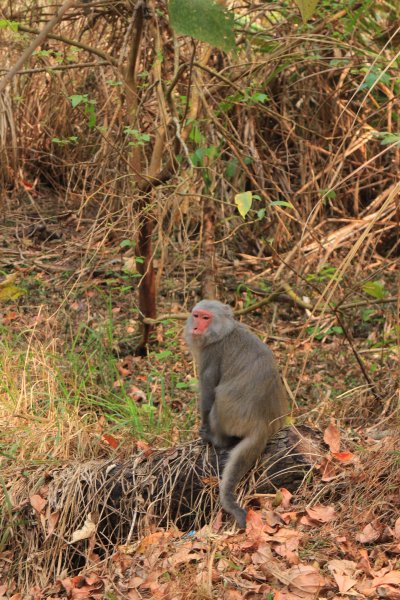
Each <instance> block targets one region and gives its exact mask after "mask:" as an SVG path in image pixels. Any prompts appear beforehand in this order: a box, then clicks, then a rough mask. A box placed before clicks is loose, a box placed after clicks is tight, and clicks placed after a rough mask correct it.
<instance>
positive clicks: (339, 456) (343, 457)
mask: <svg viewBox="0 0 400 600" xmlns="http://www.w3.org/2000/svg"><path fill="white" fill-rule="evenodd" d="M332 456H333V457H334V458H336V460H338V461H339V462H350V461H351V460H354V459H355V455H354V454H353V453H352V452H332Z"/></svg>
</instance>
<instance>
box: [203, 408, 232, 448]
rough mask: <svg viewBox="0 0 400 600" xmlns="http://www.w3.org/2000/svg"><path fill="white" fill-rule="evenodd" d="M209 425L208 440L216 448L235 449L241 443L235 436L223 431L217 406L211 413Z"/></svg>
mask: <svg viewBox="0 0 400 600" xmlns="http://www.w3.org/2000/svg"><path fill="white" fill-rule="evenodd" d="M209 425H210V427H209V432H208V435H209V438H208V439H209V441H210V442H211V443H212V445H213V446H214V447H215V448H233V446H235V445H236V444H237V443H238V442H239V441H240V438H238V437H236V436H234V435H227V434H226V433H225V432H224V431H223V430H222V428H221V426H220V423H219V420H218V412H217V409H216V406H215V404H214V406H213V407H212V409H211V411H210V415H209Z"/></svg>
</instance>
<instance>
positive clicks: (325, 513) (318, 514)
mask: <svg viewBox="0 0 400 600" xmlns="http://www.w3.org/2000/svg"><path fill="white" fill-rule="evenodd" d="M306 512H307V514H308V516H309V517H310V519H311V520H312V521H316V522H317V523H329V522H330V521H332V520H333V519H334V518H335V517H336V512H335V508H334V507H333V506H313V507H312V508H306Z"/></svg>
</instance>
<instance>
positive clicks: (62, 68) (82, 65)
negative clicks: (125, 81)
mask: <svg viewBox="0 0 400 600" xmlns="http://www.w3.org/2000/svg"><path fill="white" fill-rule="evenodd" d="M109 64H110V63H109V61H106V60H102V61H99V62H88V63H75V64H74V65H48V66H47V67H38V68H35V69H23V70H21V71H18V72H17V73H16V75H30V74H32V73H44V72H46V71H66V70H69V69H84V68H86V67H99V66H102V65H103V66H104V65H109ZM0 72H1V73H6V72H7V69H0Z"/></svg>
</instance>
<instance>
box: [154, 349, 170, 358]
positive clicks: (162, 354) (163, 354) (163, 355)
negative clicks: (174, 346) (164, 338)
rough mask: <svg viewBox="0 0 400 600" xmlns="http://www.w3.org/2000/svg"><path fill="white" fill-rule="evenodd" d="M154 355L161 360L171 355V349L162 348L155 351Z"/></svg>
mask: <svg viewBox="0 0 400 600" xmlns="http://www.w3.org/2000/svg"><path fill="white" fill-rule="evenodd" d="M154 356H155V357H156V358H158V359H159V360H162V359H163V358H168V356H172V352H171V350H164V351H163V352H155V353H154Z"/></svg>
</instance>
